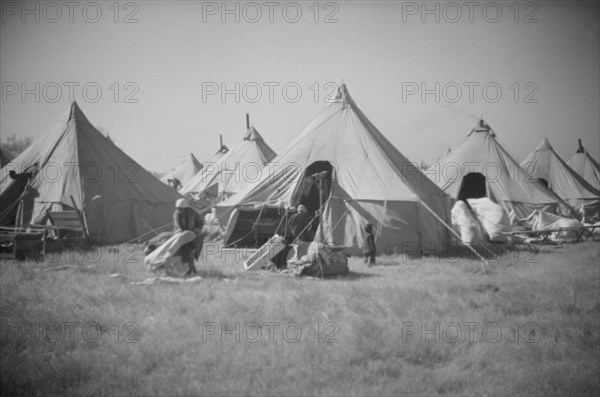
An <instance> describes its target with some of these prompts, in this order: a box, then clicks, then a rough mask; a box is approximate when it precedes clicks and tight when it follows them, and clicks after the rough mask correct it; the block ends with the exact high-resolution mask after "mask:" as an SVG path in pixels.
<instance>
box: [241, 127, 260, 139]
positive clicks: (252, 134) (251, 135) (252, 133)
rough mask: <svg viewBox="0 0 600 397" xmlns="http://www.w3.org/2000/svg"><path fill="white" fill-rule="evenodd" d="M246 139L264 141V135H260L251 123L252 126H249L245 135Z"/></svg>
mask: <svg viewBox="0 0 600 397" xmlns="http://www.w3.org/2000/svg"><path fill="white" fill-rule="evenodd" d="M244 140H245V141H264V139H263V137H262V135H260V134H259V133H258V131H257V130H256V128H254V126H253V125H251V126H250V128H248V131H246V134H245V135H244Z"/></svg>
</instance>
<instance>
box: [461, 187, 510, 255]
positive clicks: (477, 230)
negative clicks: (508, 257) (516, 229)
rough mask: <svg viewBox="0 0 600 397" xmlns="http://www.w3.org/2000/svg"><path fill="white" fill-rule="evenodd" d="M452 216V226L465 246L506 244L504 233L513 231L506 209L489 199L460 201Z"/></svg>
mask: <svg viewBox="0 0 600 397" xmlns="http://www.w3.org/2000/svg"><path fill="white" fill-rule="evenodd" d="M451 215H452V226H453V228H454V229H455V230H456V231H457V232H458V233H459V234H460V237H461V240H462V242H463V243H465V244H483V243H488V242H499V243H505V242H507V237H506V235H505V234H504V232H509V231H511V230H512V227H511V224H510V220H509V218H508V215H507V214H506V212H505V211H504V209H503V208H502V207H501V206H500V205H498V204H496V203H494V202H493V201H492V200H490V199H489V198H487V197H482V198H477V199H468V200H467V201H466V202H465V201H462V200H458V201H457V202H456V203H455V204H454V207H453V208H452V211H451Z"/></svg>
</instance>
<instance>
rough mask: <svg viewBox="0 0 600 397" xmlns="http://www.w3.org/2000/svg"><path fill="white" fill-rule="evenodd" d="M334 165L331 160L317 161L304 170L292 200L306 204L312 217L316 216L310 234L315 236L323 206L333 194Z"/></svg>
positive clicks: (297, 203) (296, 203)
mask: <svg viewBox="0 0 600 397" xmlns="http://www.w3.org/2000/svg"><path fill="white" fill-rule="evenodd" d="M332 178H333V166H332V165H331V163H330V162H329V161H315V162H314V163H312V164H311V165H309V166H308V167H306V169H305V170H304V175H303V176H302V182H301V183H300V185H299V187H298V190H297V191H296V193H295V194H294V198H293V199H292V202H293V203H294V204H295V205H296V206H298V205H300V204H302V205H304V206H305V207H306V209H307V210H308V213H309V214H310V216H311V217H314V220H313V222H312V227H311V228H310V235H312V236H314V235H315V233H316V231H317V228H318V227H319V221H320V219H319V213H318V211H319V210H320V209H321V206H322V205H323V204H324V203H325V202H326V201H327V199H328V198H329V195H330V194H331V182H332Z"/></svg>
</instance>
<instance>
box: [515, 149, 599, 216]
mask: <svg viewBox="0 0 600 397" xmlns="http://www.w3.org/2000/svg"><path fill="white" fill-rule="evenodd" d="M521 167H523V169H525V170H526V171H527V172H528V173H529V174H530V175H531V176H532V177H533V178H535V179H538V180H540V181H541V182H542V183H543V184H544V185H546V186H548V188H550V189H551V190H552V191H553V192H554V193H556V194H557V195H558V196H559V197H561V198H562V199H563V200H565V201H566V202H567V203H569V204H570V205H571V206H572V207H574V208H580V207H581V206H582V205H586V206H595V204H598V203H599V202H600V191H598V190H597V189H596V188H594V187H593V186H591V185H590V184H589V183H587V182H586V181H585V179H583V178H582V177H581V176H580V175H579V174H577V173H576V172H575V171H573V170H572V169H571V167H569V166H568V165H567V163H565V162H564V161H563V159H561V158H560V156H559V155H558V154H557V153H556V152H555V151H554V148H553V147H552V145H551V144H550V141H549V140H548V139H547V138H544V139H543V140H542V141H541V142H540V143H539V144H538V145H537V147H536V148H535V149H534V150H533V152H531V153H530V154H529V156H527V158H526V159H525V160H523V162H521Z"/></svg>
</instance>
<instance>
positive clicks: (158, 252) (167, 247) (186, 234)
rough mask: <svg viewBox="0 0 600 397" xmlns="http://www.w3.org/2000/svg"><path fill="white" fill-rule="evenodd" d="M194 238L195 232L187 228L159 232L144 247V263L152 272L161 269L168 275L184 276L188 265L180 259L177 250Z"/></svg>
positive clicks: (187, 271)
mask: <svg viewBox="0 0 600 397" xmlns="http://www.w3.org/2000/svg"><path fill="white" fill-rule="evenodd" d="M195 238H196V233H194V232H192V231H189V230H185V231H180V232H177V233H168V232H165V233H161V234H159V235H158V236H156V237H154V238H153V239H151V240H150V241H149V242H148V243H147V244H146V246H145V247H144V254H145V257H144V264H145V265H146V267H148V269H150V270H151V271H152V272H153V273H158V272H161V271H162V272H164V273H165V274H166V275H167V276H169V277H184V276H185V275H186V274H188V273H189V270H190V267H189V264H188V263H187V262H184V261H182V257H181V255H180V252H179V251H180V249H181V247H183V246H185V245H186V244H188V243H190V242H192V241H194V239H195Z"/></svg>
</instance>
